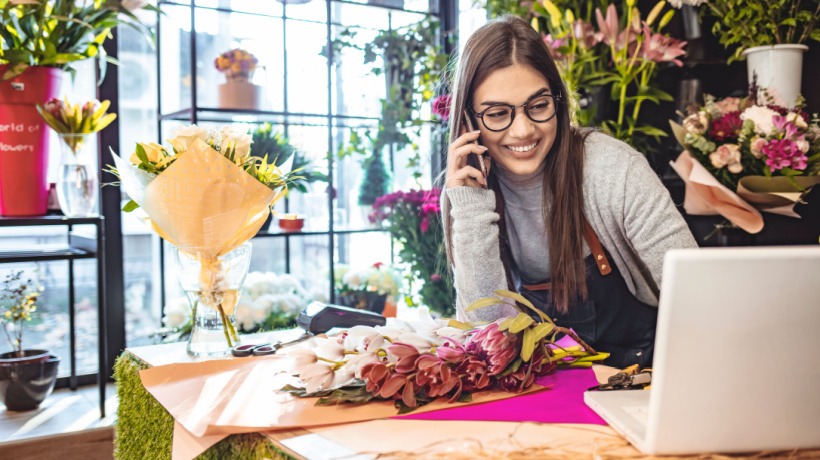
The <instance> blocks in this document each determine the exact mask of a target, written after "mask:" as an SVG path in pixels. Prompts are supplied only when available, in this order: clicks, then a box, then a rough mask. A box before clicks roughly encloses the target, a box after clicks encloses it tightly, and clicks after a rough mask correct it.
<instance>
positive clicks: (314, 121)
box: [159, 107, 379, 128]
mask: <svg viewBox="0 0 820 460" xmlns="http://www.w3.org/2000/svg"><path fill="white" fill-rule="evenodd" d="M328 118H331V119H332V120H333V122H332V123H333V126H336V127H350V128H359V127H366V126H367V127H369V126H372V125H373V124H375V123H377V122H378V121H379V119H378V118H376V117H363V116H357V115H331V116H330V117H328V115H327V114H323V113H297V112H279V111H269V110H247V109H221V108H218V107H196V108H185V109H181V110H177V111H175V112H170V113H166V114H161V115H160V116H159V119H160V120H163V121H165V120H175V121H191V120H195V121H197V122H223V123H231V122H244V123H262V122H266V121H267V122H270V123H275V124H279V123H286V124H288V125H293V126H327V120H328ZM356 122H358V123H356Z"/></svg>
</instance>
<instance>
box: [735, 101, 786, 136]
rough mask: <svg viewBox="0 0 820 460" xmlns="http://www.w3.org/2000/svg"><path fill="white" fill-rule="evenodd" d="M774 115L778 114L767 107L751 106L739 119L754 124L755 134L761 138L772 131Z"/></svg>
mask: <svg viewBox="0 0 820 460" xmlns="http://www.w3.org/2000/svg"><path fill="white" fill-rule="evenodd" d="M775 115H778V113H777V112H775V111H774V110H772V109H770V108H768V107H762V106H759V105H753V106H751V107H749V108H748V109H746V110H744V111H743V113H741V114H740V119H741V120H743V121H746V120H752V122H754V124H755V132H756V133H757V134H760V135H761V136H768V135H769V134H770V133H771V132H772V129H774V121H773V119H774V116H775Z"/></svg>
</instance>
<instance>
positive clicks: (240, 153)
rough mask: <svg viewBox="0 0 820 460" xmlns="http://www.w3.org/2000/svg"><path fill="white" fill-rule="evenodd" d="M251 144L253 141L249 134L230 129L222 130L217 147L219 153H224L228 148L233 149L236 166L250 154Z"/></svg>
mask: <svg viewBox="0 0 820 460" xmlns="http://www.w3.org/2000/svg"><path fill="white" fill-rule="evenodd" d="M252 142H253V140H252V138H251V136H250V134H247V133H243V132H240V131H234V130H232V129H224V130H223V131H222V143H221V144H220V145H219V151H220V152H225V151H226V150H227V149H228V148H230V147H233V148H234V152H235V153H234V160H235V161H236V164H242V163H243V162H244V161H245V158H246V157H247V156H248V154H249V153H250V152H251V143H252Z"/></svg>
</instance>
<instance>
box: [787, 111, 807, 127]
mask: <svg viewBox="0 0 820 460" xmlns="http://www.w3.org/2000/svg"><path fill="white" fill-rule="evenodd" d="M786 121H790V122H792V123H793V124H794V126H797V127H798V128H800V129H806V128H808V127H809V125H807V124H806V120H804V119H803V116H802V115H800V114H799V113H794V112H789V113H788V114H786Z"/></svg>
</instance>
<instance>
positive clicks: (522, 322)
mask: <svg viewBox="0 0 820 460" xmlns="http://www.w3.org/2000/svg"><path fill="white" fill-rule="evenodd" d="M533 322H535V321H534V320H533V319H532V318H531V317H530V315H528V314H526V313H519V314H518V316H515V317H514V318H513V320H512V322H511V323H510V329H509V330H510V333H511V334H518V333H519V332H521V331H523V330H524V329H527V328H529V326H530V325H531V324H532V323H533Z"/></svg>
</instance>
